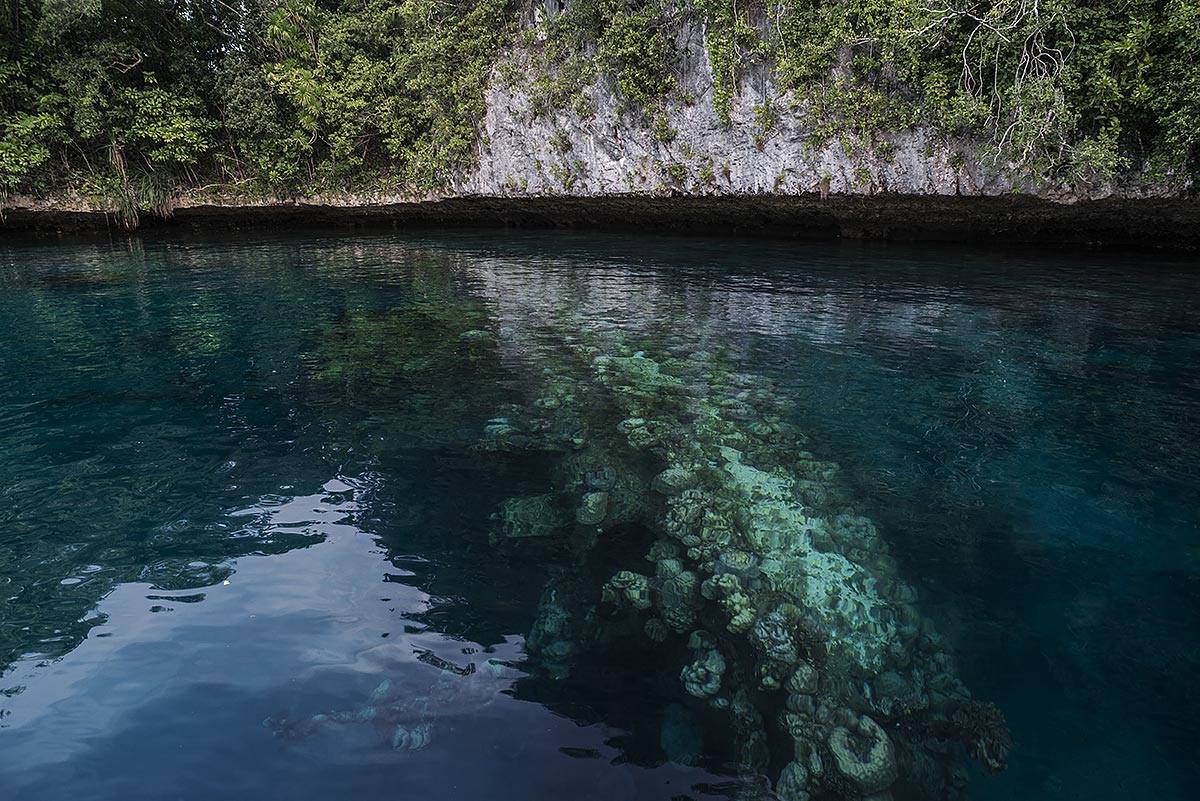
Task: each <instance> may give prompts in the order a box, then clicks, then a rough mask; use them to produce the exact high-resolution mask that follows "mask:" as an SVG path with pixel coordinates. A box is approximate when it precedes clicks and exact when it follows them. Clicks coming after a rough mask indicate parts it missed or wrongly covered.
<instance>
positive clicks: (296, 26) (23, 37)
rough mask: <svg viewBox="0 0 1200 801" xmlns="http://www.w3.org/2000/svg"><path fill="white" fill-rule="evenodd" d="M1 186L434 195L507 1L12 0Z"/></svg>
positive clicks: (7, 21)
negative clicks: (382, 189)
mask: <svg viewBox="0 0 1200 801" xmlns="http://www.w3.org/2000/svg"><path fill="white" fill-rule="evenodd" d="M15 2H16V8H17V9H18V10H19V14H18V15H17V18H16V19H15V20H14V19H13V18H12V17H11V16H9V17H4V16H3V15H0V42H3V45H0V81H2V82H3V86H4V91H3V93H0V189H2V190H4V191H8V192H15V191H34V192H53V191H82V192H86V193H88V194H93V195H96V194H100V195H104V194H105V193H108V195H106V196H108V197H109V199H110V200H111V202H112V203H113V204H114V205H116V206H118V207H123V206H125V205H128V204H129V203H133V204H135V206H140V207H141V208H143V210H144V209H145V208H148V207H151V206H155V205H161V204H160V203H159V202H158V200H159V199H161V198H160V193H159V192H158V191H157V189H155V191H142V189H141V187H155V188H157V187H161V186H164V185H166V186H174V187H181V186H187V185H196V184H200V183H226V182H236V183H239V184H244V185H246V187H247V188H251V189H253V188H255V187H257V188H260V189H262V190H264V191H270V192H275V193H279V192H287V191H297V192H303V191H311V190H313V189H320V188H327V187H333V188H346V189H359V188H372V187H375V186H380V185H387V186H399V187H412V188H417V189H433V188H436V187H439V186H441V185H443V184H444V183H445V182H446V181H447V180H448V179H449V178H450V177H451V176H452V175H453V174H454V172H455V171H456V170H457V169H459V168H461V167H464V166H467V165H469V164H470V163H471V161H472V160H473V158H474V154H475V144H476V140H477V126H478V124H479V120H480V119H481V118H482V116H483V113H484V111H485V109H484V103H483V89H484V86H485V84H486V81H487V78H488V75H489V73H490V70H491V68H492V66H493V64H494V63H495V61H496V58H497V55H498V54H499V52H500V51H501V49H502V48H503V47H504V46H505V45H506V44H507V43H508V41H509V39H510V36H511V33H512V30H513V26H514V22H515V13H514V12H515V5H514V4H512V3H511V2H510V0H454V1H453V2H442V0H329V1H325V0H323V1H322V2H316V1H315V0H260V1H259V2H258V3H251V4H230V3H227V2H224V0H141V2H139V3H136V4H131V3H128V2H126V1H125V0H41V1H40V2H39V0H15Z"/></svg>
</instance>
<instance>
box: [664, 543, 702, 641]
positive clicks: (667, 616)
mask: <svg viewBox="0 0 1200 801" xmlns="http://www.w3.org/2000/svg"><path fill="white" fill-rule="evenodd" d="M655 574H656V577H657V579H658V605H659V609H660V611H661V612H662V617H663V620H664V621H666V623H667V625H669V626H670V627H671V628H673V629H674V630H675V631H678V632H683V631H687V630H688V629H689V628H691V626H692V623H693V622H694V621H695V619H696V591H697V587H698V586H699V584H700V580H699V579H698V578H697V577H696V574H695V573H692V572H691V571H688V570H684V569H683V564H682V563H681V562H680V561H679V560H678V559H663V560H662V561H661V562H659V563H658V566H657V568H656V571H655Z"/></svg>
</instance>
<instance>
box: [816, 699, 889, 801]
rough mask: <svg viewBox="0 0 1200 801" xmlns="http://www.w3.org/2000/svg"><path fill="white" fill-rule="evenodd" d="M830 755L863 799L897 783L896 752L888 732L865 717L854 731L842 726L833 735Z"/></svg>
mask: <svg viewBox="0 0 1200 801" xmlns="http://www.w3.org/2000/svg"><path fill="white" fill-rule="evenodd" d="M829 751H830V753H831V754H833V761H834V764H835V765H836V766H837V769H838V770H839V771H841V773H842V775H843V776H845V777H846V778H848V779H850V780H851V781H852V782H854V784H855V786H856V787H858V789H859V791H860V792H861V793H862V794H863V795H870V794H872V793H878V792H881V791H883V790H886V789H887V788H889V787H891V786H892V782H894V781H896V775H897V773H896V752H895V749H894V748H893V747H892V741H891V740H890V739H889V738H888V735H887V732H885V731H884V730H883V729H882V728H880V726H879V724H878V723H876V722H875V721H874V720H872V719H871V718H869V717H867V716H866V715H863V716H862V717H860V718H858V720H857V721H856V723H855V725H854V727H853V730H851V729H850V728H847V727H845V726H838V727H837V728H835V729H834V730H833V732H832V733H830V735H829Z"/></svg>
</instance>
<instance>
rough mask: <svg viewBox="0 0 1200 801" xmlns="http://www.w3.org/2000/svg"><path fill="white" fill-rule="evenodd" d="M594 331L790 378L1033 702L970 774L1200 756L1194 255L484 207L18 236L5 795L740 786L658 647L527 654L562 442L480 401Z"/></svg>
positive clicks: (1015, 705) (979, 681) (1003, 792)
mask: <svg viewBox="0 0 1200 801" xmlns="http://www.w3.org/2000/svg"><path fill="white" fill-rule="evenodd" d="M476 332H487V333H486V335H484V334H477V333H476ZM585 335H586V337H587V338H588V341H589V342H601V343H605V342H613V343H620V346H621V347H625V348H626V349H627V350H629V351H637V352H642V351H643V350H646V349H648V348H654V349H658V350H663V351H671V352H675V353H690V352H693V351H698V350H703V351H716V350H718V349H719V350H720V351H721V352H722V353H723V354H725V355H724V358H726V359H729V360H732V362H733V363H735V364H736V366H737V369H738V370H740V371H743V372H745V373H747V374H750V375H753V376H761V377H763V378H765V379H768V380H770V381H771V382H773V386H775V387H776V388H777V391H778V392H779V393H780V394H781V395H782V396H784V398H785V399H786V400H787V401H788V402H789V403H790V404H791V411H790V412H789V415H790V419H791V421H792V422H794V423H795V424H796V425H798V426H799V427H800V428H801V429H803V430H804V431H805V432H806V433H807V435H808V438H809V447H810V448H811V449H812V450H813V451H814V452H816V453H818V454H819V456H820V457H821V458H822V459H826V460H829V461H832V462H836V463H837V464H838V465H839V466H840V469H839V471H838V482H839V485H840V486H841V487H842V488H843V489H844V491H845V492H846V493H848V494H849V495H851V496H853V498H854V499H855V502H856V503H857V504H859V505H860V506H861V508H862V509H864V511H865V512H867V513H868V514H869V515H870V516H871V518H873V519H874V521H875V523H876V525H877V527H878V529H879V532H880V535H881V536H882V537H883V539H885V540H886V541H887V543H888V544H889V546H890V548H891V554H892V556H893V557H894V558H895V561H896V564H897V565H898V569H899V570H900V572H901V574H902V575H903V577H904V579H906V580H907V581H908V583H910V584H912V585H913V586H914V587H915V588H916V589H917V591H918V594H919V601H918V607H919V608H920V611H921V612H922V613H923V614H924V615H925V616H926V617H927V618H928V619H929V620H930V621H931V622H932V625H934V626H936V628H937V630H938V631H940V633H941V635H942V637H943V638H944V639H945V642H946V644H947V648H948V649H949V650H950V651H952V652H953V654H954V656H955V657H956V659H957V673H958V676H959V678H961V680H962V681H963V682H964V683H965V684H966V685H967V686H968V687H969V688H970V689H971V691H972V692H973V693H974V694H975V695H976V696H978V697H980V698H986V699H987V700H989V701H991V702H994V703H995V705H996V706H997V707H998V708H999V709H1000V710H1002V711H1003V713H1004V714H1005V716H1006V718H1007V720H1008V725H1009V727H1010V729H1011V731H1012V739H1013V743H1014V745H1013V748H1012V751H1011V753H1010V755H1009V759H1008V762H1009V766H1008V769H1007V770H1006V771H1005V772H1004V773H1002V774H1001V775H999V776H988V775H985V774H984V772H983V771H981V770H979V769H976V768H973V769H971V772H970V774H969V775H970V787H969V789H970V794H971V796H972V797H975V798H983V799H1012V798H1022V799H1108V798H1112V799H1127V798H1155V799H1160V800H1161V801H1168V800H1171V799H1189V798H1194V797H1196V796H1197V794H1198V793H1200V763H1198V762H1197V760H1196V745H1195V744H1196V742H1197V741H1198V739H1200V722H1198V721H1200V689H1198V685H1197V683H1196V679H1195V677H1196V676H1197V675H1200V517H1198V514H1200V513H1198V512H1197V509H1200V447H1198V445H1200V277H1198V274H1197V272H1196V264H1195V262H1194V260H1192V259H1187V258H1175V259H1172V258H1169V257H1161V258H1156V259H1147V258H1143V257H1138V256H1132V255H1106V254H1082V255H1080V254H1038V253H1029V252H1022V253H1004V252H991V251H977V250H970V249H962V248H943V247H903V248H901V247H885V246H867V245H804V244H795V243H763V242H754V241H739V240H703V239H674V238H651V237H645V238H630V237H611V236H599V235H578V234H512V233H507V232H500V233H493V232H484V233H480V234H452V235H451V234H444V235H410V236H357V235H356V236H352V237H348V236H336V235H331V236H316V235H313V236H304V237H301V236H266V237H240V238H236V239H235V238H216V237H214V238H210V239H196V238H182V237H181V238H167V239H162V240H146V241H140V240H135V241H134V242H132V243H130V242H124V241H122V242H117V243H112V244H108V243H105V244H44V243H42V244H19V243H8V244H2V245H0V495H2V500H0V670H3V673H2V674H0V691H2V693H3V694H0V797H3V798H5V799H38V800H39V801H43V800H48V799H68V798H70V799H142V798H147V799H149V798H161V797H178V798H185V799H225V798H228V799H241V798H252V797H279V798H291V799H330V798H351V797H355V798H364V799H370V798H409V797H430V798H496V799H505V798H512V799H527V798H539V797H546V798H550V797H555V798H557V797H572V798H575V797H578V798H597V799H612V798H648V799H650V798H662V799H668V798H695V799H700V798H714V797H727V796H729V795H730V793H732V792H734V791H735V789H736V788H737V780H738V777H739V776H740V778H741V780H745V778H746V776H745V770H744V769H742V768H739V766H738V765H737V764H736V763H737V759H736V758H735V757H734V756H733V751H732V749H731V748H730V747H728V743H727V742H726V740H725V738H724V737H723V735H722V733H721V732H720V731H718V730H717V728H719V727H718V726H717V724H716V723H713V722H711V721H709V720H708V719H706V718H703V717H696V716H695V715H691V716H690V717H689V716H685V718H686V719H685V724H684V725H682V727H674V728H673V726H674V724H673V723H670V722H671V721H675V722H678V720H679V715H678V714H677V710H678V709H680V708H681V707H687V704H688V703H689V701H688V698H687V696H686V695H684V694H683V692H682V690H681V688H680V685H679V678H678V677H679V668H680V663H679V661H678V659H677V658H676V657H677V654H675V653H671V652H669V649H668V648H667V647H666V646H664V647H663V649H662V651H661V652H660V653H656V651H655V648H654V647H653V646H652V643H650V641H647V640H645V639H639V640H628V641H614V642H611V643H608V644H607V645H605V646H604V647H596V648H592V649H589V650H587V651H586V653H582V652H581V654H580V655H579V656H578V657H577V658H576V660H575V661H576V664H573V665H572V666H571V667H572V669H571V671H570V675H569V676H566V677H564V676H562V675H559V674H558V673H556V671H555V670H546V669H543V668H544V666H542V665H539V663H538V660H537V659H536V658H530V656H529V652H530V649H529V648H528V647H527V644H526V638H528V637H529V635H530V633H531V631H532V630H533V628H534V626H535V621H536V620H537V619H538V615H539V604H540V603H541V604H543V606H544V601H540V600H539V599H540V598H541V596H542V591H543V587H545V586H547V583H548V582H550V583H551V584H552V583H553V582H554V581H555V580H557V579H556V577H559V579H561V576H562V575H563V574H564V572H566V573H570V572H571V570H572V567H571V566H572V565H573V564H575V562H573V561H572V557H571V555H569V554H566V553H564V549H563V548H561V547H558V546H557V545H556V543H555V540H554V538H553V537H551V538H547V539H545V540H543V539H538V540H537V541H531V542H528V543H518V544H516V545H512V544H509V543H501V544H500V546H498V545H497V543H496V540H497V529H498V526H499V524H498V522H497V520H495V519H494V514H495V513H496V512H497V510H498V509H501V508H502V505H503V503H504V502H505V500H506V499H507V498H510V497H512V496H517V495H528V494H530V493H536V492H545V491H547V490H549V489H551V487H552V486H553V484H554V481H555V478H554V476H555V467H554V459H553V458H552V457H550V456H547V455H542V456H538V455H530V456H528V457H526V458H501V457H497V456H496V455H495V454H489V453H487V452H485V451H481V450H480V448H479V443H480V440H481V436H482V434H483V432H484V431H485V429H486V428H487V427H488V425H489V421H494V420H495V419H496V415H497V414H498V412H497V410H498V409H500V410H503V409H505V408H509V406H508V405H509V404H527V403H529V402H530V401H531V400H532V397H531V396H536V395H537V392H538V386H539V382H541V381H543V376H544V375H545V374H546V371H548V370H550V369H551V366H552V365H555V364H558V363H559V362H560V361H561V360H562V359H563V358H564V357H563V355H562V354H563V352H564V343H566V344H567V345H569V344H570V343H571V342H574V341H576V340H577V339H579V338H580V337H581V336H585ZM589 402H590V401H589ZM597 402H598V401H597ZM605 542H606V543H611V544H607V545H605V546H604V548H602V549H600V550H599V551H598V553H601V552H602V553H603V557H602V558H603V559H605V560H609V561H611V562H612V563H613V564H614V565H620V564H623V560H628V559H634V558H640V555H641V553H642V551H641V550H639V551H638V552H637V553H636V554H633V553H623V549H625V550H629V548H627V547H626V546H623V545H622V543H623V542H626V540H623V539H622V538H621V536H616V537H615V538H613V539H611V540H605ZM639 547H640V546H639ZM606 577H607V575H604V576H600V577H599V578H598V579H597V582H596V585H595V586H596V591H597V593H598V592H599V587H600V585H601V584H602V583H603V581H604V579H605V578H606ZM368 709H369V710H371V712H370V713H366V712H364V710H368ZM689 714H690V713H689ZM331 715H332V716H333V717H334V718H336V720H333V721H332V722H331V721H330V718H329V716H331ZM314 716H315V717H314ZM314 720H317V721H318V722H317V723H314V722H313V721H314ZM397 727H399V729H398V728H397ZM397 731H403V732H404V736H403V737H400V738H399V740H397V737H399V735H398V734H397ZM672 732H673V734H670V733H672ZM680 732H682V733H680ZM681 743H682V745H681ZM784 758H785V759H786V757H784ZM743 790H744V788H743ZM901 796H902V793H901V794H898V796H897V801H901Z"/></svg>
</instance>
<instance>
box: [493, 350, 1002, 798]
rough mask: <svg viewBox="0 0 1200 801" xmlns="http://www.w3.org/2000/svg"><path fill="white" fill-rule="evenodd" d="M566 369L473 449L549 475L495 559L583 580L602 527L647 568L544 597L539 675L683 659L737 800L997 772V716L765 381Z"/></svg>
mask: <svg viewBox="0 0 1200 801" xmlns="http://www.w3.org/2000/svg"><path fill="white" fill-rule="evenodd" d="M563 351H564V352H565V356H564V358H563V359H562V360H561V361H560V362H559V363H556V364H551V365H549V366H546V367H545V373H544V376H543V379H544V383H543V384H542V386H540V387H539V388H538V389H537V398H536V400H534V402H533V403H531V404H529V405H528V406H523V407H511V408H506V409H504V410H503V412H502V414H500V415H499V416H497V417H496V418H494V419H493V420H491V421H490V422H489V424H488V426H487V428H486V431H485V434H484V438H483V441H482V442H481V443H480V446H479V447H480V449H481V450H483V451H487V452H493V453H520V452H541V453H547V452H548V453H553V454H558V455H559V462H558V466H557V468H556V471H555V487H554V491H552V492H549V493H545V494H541V495H533V496H528V497H519V498H513V499H510V500H509V501H507V502H506V503H504V504H503V506H502V508H501V509H500V510H499V512H498V513H497V515H496V517H497V531H496V533H495V536H494V537H493V540H494V542H495V543H496V544H497V546H498V547H506V548H520V547H522V541H523V540H526V539H527V538H544V537H557V538H561V539H562V540H563V541H564V542H566V543H567V544H568V545H569V547H570V550H571V552H572V554H573V558H574V559H575V560H576V561H577V562H578V563H579V564H580V565H584V564H589V563H592V562H594V560H595V559H596V558H598V557H596V556H595V555H594V554H595V552H596V551H597V550H598V549H597V548H596V545H597V543H599V542H600V541H601V540H602V539H603V538H604V537H605V536H606V533H609V532H611V531H613V530H614V529H616V528H617V527H625V528H628V527H630V526H636V527H640V529H642V530H644V531H647V532H650V533H649V534H648V535H647V541H648V542H649V545H648V549H647V551H646V553H645V560H644V565H645V566H644V568H642V569H639V570H632V569H622V570H616V571H614V572H612V573H611V575H610V577H609V578H608V580H607V581H606V582H605V583H604V584H603V586H595V585H590V584H588V583H587V580H586V578H584V577H585V576H587V575H590V574H591V573H592V572H593V571H585V570H572V571H569V572H566V571H565V572H564V574H563V575H562V576H561V577H559V578H557V579H555V580H552V582H551V585H550V586H548V587H547V588H546V589H545V591H544V593H543V595H542V600H541V604H540V609H539V614H538V618H537V621H536V623H535V624H534V627H533V630H532V632H531V633H530V635H529V638H528V643H527V647H528V649H529V652H530V655H531V659H532V661H533V664H534V665H535V666H537V667H538V668H539V669H541V670H543V671H545V672H547V673H548V674H549V675H551V676H559V677H561V676H565V675H567V674H568V673H569V672H570V671H571V669H572V663H573V660H576V659H578V658H580V657H581V656H582V654H584V653H585V652H586V651H588V650H589V649H596V648H602V647H603V646H604V644H605V643H606V642H612V641H613V640H615V639H616V638H619V637H625V636H643V637H645V638H646V640H647V641H649V642H650V643H652V644H659V645H660V647H663V648H669V647H675V648H678V649H679V651H680V653H682V654H687V656H685V657H683V658H682V659H681V662H682V663H681V664H680V665H679V680H680V682H681V683H682V686H683V689H684V690H686V693H687V696H688V697H690V698H691V699H692V702H691V703H692V704H694V705H703V706H707V707H709V708H710V709H711V710H716V711H717V712H718V713H719V714H721V715H723V716H725V718H726V719H727V721H728V726H729V728H730V730H731V732H732V734H733V735H734V736H733V741H734V742H735V743H737V744H738V750H739V754H738V764H739V766H740V770H741V772H742V773H743V774H744V777H745V778H746V779H747V780H748V781H747V787H754V788H758V790H757V791H758V792H762V790H761V788H762V785H763V783H764V782H763V779H764V778H766V779H768V780H770V782H771V785H772V786H773V790H774V793H775V794H776V795H777V796H778V797H779V798H781V799H784V801H805V800H806V799H810V798H813V799H825V798H829V799H835V798H840V799H877V800H879V801H882V799H888V798H893V797H896V796H899V797H901V798H908V797H912V798H961V797H963V796H964V793H965V788H966V783H967V773H966V761H967V758H968V757H973V758H975V759H976V760H978V761H979V762H981V763H982V764H983V765H984V766H985V767H986V768H987V769H989V770H992V771H998V770H1001V769H1002V768H1003V767H1004V759H1005V755H1006V752H1007V750H1008V747H1009V745H1010V742H1009V736H1008V732H1007V728H1006V726H1005V724H1004V719H1003V716H1002V715H1001V714H1000V712H999V711H998V710H996V709H995V707H993V706H991V705H990V704H988V703H985V702H981V701H978V700H976V699H973V698H972V696H971V694H970V693H969V692H968V690H967V688H966V687H965V686H963V684H962V682H961V681H960V680H959V679H958V678H957V677H956V676H955V667H954V660H953V657H952V656H951V654H950V653H949V652H948V651H947V649H946V647H945V646H944V645H943V642H942V639H941V637H940V636H939V635H938V633H937V632H936V631H935V630H934V628H933V626H932V625H931V623H930V621H929V620H928V619H926V618H924V617H923V616H922V615H921V613H920V612H919V611H918V609H917V607H916V600H917V595H916V592H915V590H914V589H913V588H912V587H911V586H910V585H909V584H908V583H906V582H905V581H904V580H903V578H902V577H901V576H900V573H899V569H898V566H897V563H896V561H895V560H894V559H893V558H892V557H891V556H890V555H889V553H888V547H887V544H886V543H885V542H884V540H883V539H882V538H881V537H880V536H879V534H878V532H877V531H876V529H875V526H874V525H873V524H872V522H871V520H869V519H867V518H866V517H863V516H861V515H859V514H857V513H856V512H855V511H854V509H853V508H852V507H851V504H850V503H849V501H848V500H847V499H846V497H845V496H844V493H842V492H841V491H840V490H839V488H838V486H837V481H836V474H837V466H836V465H835V464H832V463H829V462H823V461H820V460H819V459H817V458H816V457H815V456H814V455H813V454H812V453H810V452H809V451H807V450H805V437H804V435H803V434H802V433H801V432H800V431H798V430H796V429H795V427H794V426H792V425H790V424H789V423H787V422H785V419H784V417H785V412H786V407H785V406H784V404H783V402H782V401H781V400H780V398H779V396H778V395H776V394H775V393H774V392H773V391H772V388H771V386H770V385H769V383H768V382H767V381H765V380H764V379H762V378H760V377H758V376H754V375H748V374H745V373H739V372H735V371H733V370H732V369H731V367H730V365H728V364H724V363H722V361H721V360H720V359H719V358H717V357H715V356H713V355H711V354H709V353H704V352H698V353H692V354H690V355H687V356H682V357H667V358H662V359H655V358H651V357H650V356H648V355H647V354H646V353H644V352H642V351H634V350H633V349H632V348H630V347H628V346H622V345H621V344H620V343H616V344H614V343H599V342H595V341H589V342H586V343H584V342H581V341H580V340H579V339H573V340H569V341H568V342H567V343H566V344H565V346H564V348H563ZM677 715H678V710H677V705H672V706H671V707H669V708H668V715H667V718H672V717H673V716H677ZM663 725H664V733H663V737H664V742H665V741H666V739H667V738H668V734H669V732H668V729H669V728H671V727H675V726H676V722H675V721H673V720H670V719H665V720H664V722H663ZM780 754H784V755H785V757H786V759H785V758H781V757H780V756H779V755H780Z"/></svg>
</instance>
